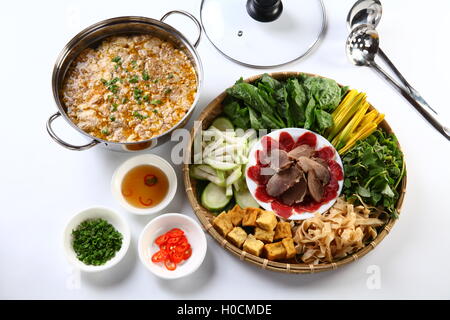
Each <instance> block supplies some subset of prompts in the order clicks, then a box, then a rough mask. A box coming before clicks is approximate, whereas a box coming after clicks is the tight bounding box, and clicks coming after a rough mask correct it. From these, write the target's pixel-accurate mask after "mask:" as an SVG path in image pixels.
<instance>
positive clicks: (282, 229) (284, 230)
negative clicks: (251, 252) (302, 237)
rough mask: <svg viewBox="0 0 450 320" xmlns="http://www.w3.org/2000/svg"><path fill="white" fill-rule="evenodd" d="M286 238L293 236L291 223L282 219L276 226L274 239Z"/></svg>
mask: <svg viewBox="0 0 450 320" xmlns="http://www.w3.org/2000/svg"><path fill="white" fill-rule="evenodd" d="M284 238H292V229H291V224H290V223H289V222H283V221H280V222H278V223H277V226H276V227H275V235H274V236H273V240H274V241H277V240H281V239H284Z"/></svg>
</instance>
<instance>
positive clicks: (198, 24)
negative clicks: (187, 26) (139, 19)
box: [160, 10, 202, 48]
mask: <svg viewBox="0 0 450 320" xmlns="http://www.w3.org/2000/svg"><path fill="white" fill-rule="evenodd" d="M176 13H177V14H181V15H183V16H186V17H188V18H189V19H191V20H192V21H193V22H194V23H195V25H196V26H197V30H198V37H197V40H196V41H195V42H194V47H195V48H197V46H198V44H199V43H200V39H201V37H202V25H201V24H200V22H199V21H198V20H197V18H196V17H194V16H193V15H192V14H190V13H189V12H187V11H184V10H172V11H169V12H167V13H166V14H165V15H163V17H162V18H161V19H160V21H161V22H163V21H164V20H166V19H167V17H169V16H170V15H172V14H176Z"/></svg>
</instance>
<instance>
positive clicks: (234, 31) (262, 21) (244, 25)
mask: <svg viewBox="0 0 450 320" xmlns="http://www.w3.org/2000/svg"><path fill="white" fill-rule="evenodd" d="M200 18H201V22H202V25H203V29H204V30H205V33H206V35H207V37H208V39H209V40H210V41H211V43H212V44H213V45H214V46H215V47H216V48H217V49H218V50H219V51H220V52H221V53H222V54H223V55H225V56H226V57H227V58H229V59H231V60H232V61H234V62H237V63H240V64H242V65H245V66H248V67H254V68H271V67H277V66H281V65H284V64H286V63H289V62H292V61H295V60H298V59H300V58H302V57H304V56H306V55H307V54H308V53H309V52H311V51H312V50H313V49H314V48H315V46H316V45H317V44H318V43H319V40H320V39H321V38H322V37H323V36H324V34H325V31H326V26H327V16H326V11H325V7H324V4H323V2H322V0H283V1H281V0H202V4H201V8H200Z"/></svg>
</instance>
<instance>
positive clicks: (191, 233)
mask: <svg viewBox="0 0 450 320" xmlns="http://www.w3.org/2000/svg"><path fill="white" fill-rule="evenodd" d="M172 228H180V229H181V230H183V231H184V233H185V235H186V237H187V239H188V241H189V243H190V245H191V248H192V255H191V257H190V258H189V259H187V260H186V261H183V262H182V263H180V264H178V265H177V268H176V269H175V270H173V271H169V270H167V269H166V267H165V266H164V265H163V264H162V263H154V262H152V260H151V258H152V255H153V254H154V253H155V252H157V251H159V247H158V246H157V245H156V244H155V243H154V242H155V239H156V238H157V237H158V236H160V235H162V234H164V233H166V232H167V231H169V230H171V229H172ZM206 248H207V245H206V237H205V233H204V231H203V229H202V228H201V227H200V225H199V224H198V223H197V222H196V221H195V220H194V219H192V218H190V217H188V216H185V215H183V214H179V213H166V214H163V215H160V216H159V217H156V218H154V219H153V220H152V221H150V222H149V223H148V224H147V225H146V226H145V228H144V230H142V233H141V235H140V237H139V243H138V251H139V258H140V260H141V262H142V263H143V264H144V266H145V267H146V268H147V269H148V270H150V271H151V272H152V273H153V274H154V275H156V276H158V277H160V278H164V279H178V278H181V277H185V276H187V275H189V274H191V273H193V272H194V271H195V270H197V269H198V267H200V265H201V264H202V262H203V260H204V258H205V254H206Z"/></svg>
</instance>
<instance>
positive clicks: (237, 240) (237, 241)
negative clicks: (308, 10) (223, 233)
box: [227, 227, 247, 248]
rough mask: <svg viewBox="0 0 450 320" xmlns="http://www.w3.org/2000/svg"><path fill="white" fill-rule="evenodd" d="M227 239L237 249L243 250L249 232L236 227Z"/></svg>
mask: <svg viewBox="0 0 450 320" xmlns="http://www.w3.org/2000/svg"><path fill="white" fill-rule="evenodd" d="M227 239H228V240H229V241H230V242H231V243H232V244H234V245H235V246H236V247H238V248H241V247H242V245H243V244H244V242H245V240H246V239H247V232H245V230H244V229H242V228H241V227H235V228H234V229H233V230H231V231H230V232H229V233H228V234H227Z"/></svg>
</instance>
